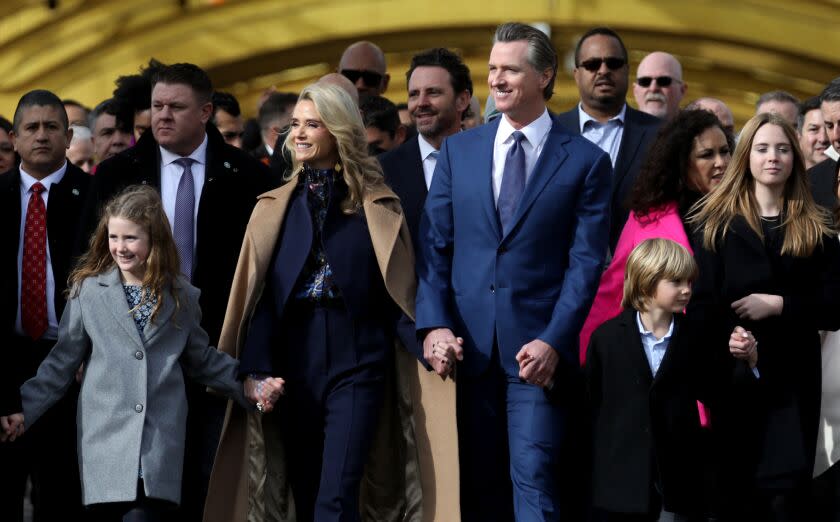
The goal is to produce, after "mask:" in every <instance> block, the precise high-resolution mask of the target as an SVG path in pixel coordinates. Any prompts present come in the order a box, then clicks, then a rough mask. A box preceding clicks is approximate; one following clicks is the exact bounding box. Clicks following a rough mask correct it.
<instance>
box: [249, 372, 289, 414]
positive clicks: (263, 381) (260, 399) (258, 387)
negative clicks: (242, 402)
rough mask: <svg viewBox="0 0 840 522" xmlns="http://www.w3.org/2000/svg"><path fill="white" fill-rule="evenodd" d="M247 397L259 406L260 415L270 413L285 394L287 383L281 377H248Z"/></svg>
mask: <svg viewBox="0 0 840 522" xmlns="http://www.w3.org/2000/svg"><path fill="white" fill-rule="evenodd" d="M243 386H244V387H245V397H247V398H248V400H249V401H251V402H253V403H254V404H256V405H257V410H258V411H259V412H260V413H268V412H270V411H271V410H273V409H274V404H275V403H276V402H277V400H278V399H280V396H281V395H283V393H285V386H286V381H284V380H283V379H281V378H279V377H270V376H267V375H266V376H250V375H249V376H248V377H246V378H245V383H244V384H243Z"/></svg>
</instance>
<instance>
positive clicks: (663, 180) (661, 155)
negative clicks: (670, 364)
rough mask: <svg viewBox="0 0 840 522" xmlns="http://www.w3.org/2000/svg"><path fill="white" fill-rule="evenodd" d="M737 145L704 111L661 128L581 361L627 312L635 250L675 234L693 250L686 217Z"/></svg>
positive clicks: (583, 337)
mask: <svg viewBox="0 0 840 522" xmlns="http://www.w3.org/2000/svg"><path fill="white" fill-rule="evenodd" d="M733 147H734V140H733V138H732V136H731V135H729V134H728V133H727V132H726V131H725V130H724V128H723V126H722V125H721V123H720V121H719V120H718V119H717V117H715V115H714V114H712V113H710V112H707V111H704V110H692V111H681V112H680V113H679V114H678V115H677V116H676V117H675V118H674V119H673V120H671V121H670V122H669V123H667V124H665V125H664V126H663V127H662V128H661V129H660V131H659V135H658V136H657V138H656V141H655V142H654V144H653V146H652V147H651V150H650V153H649V154H648V157H647V160H646V162H645V164H644V165H643V166H642V170H641V172H640V173H639V177H638V178H637V180H636V183H635V185H634V187H633V191H632V192H631V193H630V198H629V205H628V206H629V208H630V217H629V218H628V219H627V223H626V224H625V225H624V229H623V230H622V232H621V236H620V237H619V239H618V244H617V245H616V248H615V252H614V253H613V258H612V261H611V262H610V265H609V267H607V269H606V270H605V271H604V274H603V275H602V276H601V283H600V285H599V286H598V293H597V294H596V295H595V300H594V302H593V303H592V308H591V310H590V312H589V316H588V317H587V318H586V322H585V323H584V325H583V329H582V330H581V333H580V361H581V364H583V361H585V360H586V348H587V346H588V345H589V337H590V336H591V335H592V332H594V331H595V329H596V328H597V327H598V326H600V325H601V324H602V323H603V322H605V321H607V320H608V319H612V318H613V317H615V316H617V315H618V314H619V312H621V299H622V294H623V285H624V265H625V264H626V263H627V258H628V256H629V255H630V252H632V251H633V249H634V248H635V247H636V246H637V245H638V244H639V243H641V242H642V241H644V240H646V239H651V238H665V239H671V240H673V241H676V242H677V243H679V244H681V245H683V246H685V247H686V248H688V249H689V252H691V251H692V248H691V244H690V241H689V234H688V233H687V232H686V228H685V225H684V223H685V216H686V214H687V212H688V209H689V208H691V206H692V205H693V204H694V203H695V202H696V201H697V200H698V199H700V198H701V197H702V196H703V195H704V194H708V193H709V192H711V190H712V189H713V188H714V187H715V186H717V184H718V183H719V182H720V179H721V177H722V176H723V173H724V171H725V170H726V167H727V165H729V159H730V151H731V150H732V148H733Z"/></svg>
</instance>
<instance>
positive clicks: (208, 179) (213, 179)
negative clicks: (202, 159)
mask: <svg viewBox="0 0 840 522" xmlns="http://www.w3.org/2000/svg"><path fill="white" fill-rule="evenodd" d="M207 181H216V178H207Z"/></svg>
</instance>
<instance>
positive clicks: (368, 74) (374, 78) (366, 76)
mask: <svg viewBox="0 0 840 522" xmlns="http://www.w3.org/2000/svg"><path fill="white" fill-rule="evenodd" d="M341 74H342V75H344V77H345V78H347V79H348V80H350V81H351V82H353V83H356V82H357V81H359V78H361V79H362V81H363V82H365V86H367V87H379V84H380V83H382V75H381V74H379V73H378V72H373V71H359V70H356V69H342V70H341Z"/></svg>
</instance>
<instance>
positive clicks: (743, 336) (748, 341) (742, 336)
mask: <svg viewBox="0 0 840 522" xmlns="http://www.w3.org/2000/svg"><path fill="white" fill-rule="evenodd" d="M729 353H731V354H732V356H733V357H735V358H736V359H740V360H742V361H746V362H747V363H749V365H750V368H755V365H756V364H758V341H756V340H755V337H753V334H752V333H751V332H749V331H747V330H744V329H743V328H741V327H740V326H736V327H735V329H734V330H732V334H731V335H730V336H729Z"/></svg>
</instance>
